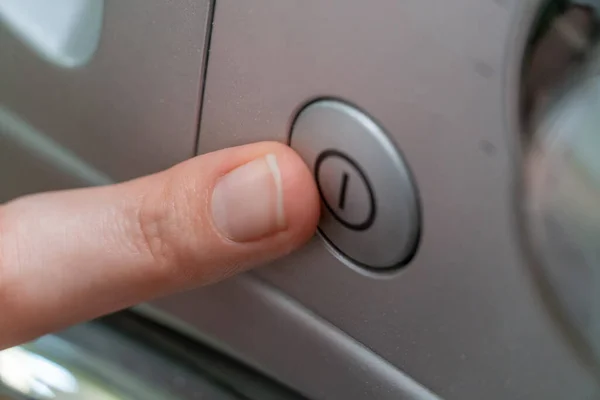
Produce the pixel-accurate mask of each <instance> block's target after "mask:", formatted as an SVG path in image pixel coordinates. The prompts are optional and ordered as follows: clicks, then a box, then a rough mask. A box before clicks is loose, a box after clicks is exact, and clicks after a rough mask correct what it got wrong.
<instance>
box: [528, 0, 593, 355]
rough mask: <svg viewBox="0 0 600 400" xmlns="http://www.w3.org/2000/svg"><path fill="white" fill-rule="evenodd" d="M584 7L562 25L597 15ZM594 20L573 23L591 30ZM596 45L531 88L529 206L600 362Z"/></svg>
mask: <svg viewBox="0 0 600 400" xmlns="http://www.w3.org/2000/svg"><path fill="white" fill-rule="evenodd" d="M586 3H589V2H586ZM576 7H577V8H575V6H573V5H571V6H569V7H567V11H566V13H565V14H562V15H561V16H559V17H558V19H557V21H558V23H559V24H563V25H564V24H565V23H566V22H567V19H568V18H569V15H570V16H571V17H570V18H571V20H570V21H571V22H573V21H575V19H577V18H579V19H580V22H581V21H583V20H585V18H583V16H584V15H586V14H584V13H588V14H587V15H588V16H589V18H593V19H594V20H595V18H596V14H595V12H593V10H591V9H587V8H586V9H583V8H580V6H579V5H577V6H576ZM569 12H571V14H568V13H569ZM581 18H583V19H581ZM591 23H592V20H591V19H590V20H589V21H588V24H585V25H581V24H580V25H573V27H576V26H578V27H579V28H581V29H580V31H579V32H580V33H581V32H588V33H590V34H591V32H592V30H591V29H588V28H587V27H589V26H591V25H589V24H591ZM594 24H595V22H594ZM554 26H556V23H554ZM583 26H585V27H586V28H583ZM561 29H566V28H565V27H564V26H563V27H562V28H561ZM551 31H552V29H550V30H549V32H551ZM591 37H592V36H588V40H589V39H590V38H591ZM540 43H542V44H541V45H540V46H542V47H543V46H546V45H548V43H544V39H542V40H541V41H540ZM555 44H556V42H555ZM590 46H591V42H590V45H586V50H585V52H584V53H580V56H581V57H580V59H579V65H578V67H577V68H575V67H574V66H573V65H571V66H567V64H566V63H565V64H563V65H562V66H557V65H554V67H555V69H554V70H553V72H552V73H553V76H552V77H550V74H549V75H548V78H549V79H548V80H547V81H546V83H544V84H543V85H539V86H538V88H542V87H544V88H545V89H543V90H542V89H541V90H539V91H537V92H535V91H534V92H530V93H529V94H533V95H534V96H532V97H531V98H535V106H534V109H535V112H533V110H530V111H531V112H532V114H531V115H529V118H530V120H529V121H530V125H529V127H530V131H529V132H528V133H529V134H530V143H529V147H528V149H527V159H526V171H525V211H526V217H527V223H528V234H529V241H530V242H531V244H532V246H533V250H534V254H535V256H536V258H537V262H538V263H539V266H540V268H541V271H542V273H543V277H544V279H545V281H546V282H547V284H548V286H549V288H550V290H551V292H552V295H553V297H554V298H555V300H556V302H557V304H558V305H559V307H560V309H561V311H562V313H563V315H564V317H565V318H566V321H567V322H568V323H569V326H570V327H571V328H574V331H575V332H577V334H578V336H580V338H582V339H583V341H584V342H585V344H586V347H587V348H590V349H591V350H592V352H593V353H594V356H595V359H596V361H600V48H594V47H590ZM572 49H575V47H572ZM550 50H551V47H547V48H546V51H548V52H550ZM554 50H557V48H556V46H555V47H554ZM579 50H581V49H579ZM579 50H577V51H579ZM537 51H541V50H540V49H539V48H538V50H537ZM534 52H535V49H534ZM559 53H560V52H559ZM548 54H550V53H548ZM553 54H556V53H553ZM561 54H563V57H562V58H561V57H559V58H558V59H555V61H557V62H560V61H565V60H567V59H571V60H574V59H575V56H574V54H575V51H574V52H573V53H572V54H571V56H569V57H567V56H565V55H564V53H561ZM535 58H536V57H535V55H534V57H533V59H535ZM547 61H548V62H550V59H548V60H547ZM550 63H551V62H550ZM540 68H542V67H541V66H540ZM551 70H552V68H551V67H549V66H548V67H546V68H545V70H544V71H551ZM539 71H541V70H538V72H539ZM538 82H542V79H538ZM532 87H533V86H528V88H529V89H531V88H532Z"/></svg>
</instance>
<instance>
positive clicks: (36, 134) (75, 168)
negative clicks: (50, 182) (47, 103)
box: [0, 104, 112, 186]
mask: <svg viewBox="0 0 600 400" xmlns="http://www.w3.org/2000/svg"><path fill="white" fill-rule="evenodd" d="M1 136H6V137H8V138H9V139H10V140H11V141H13V142H15V143H17V144H19V145H20V146H21V147H23V148H24V149H25V150H27V151H28V152H31V153H32V154H33V155H35V156H37V157H40V158H43V159H44V160H46V161H48V162H50V163H51V164H52V165H54V166H55V167H56V168H59V169H61V170H62V171H63V172H65V173H67V174H69V175H72V176H75V177H77V178H79V179H81V180H82V181H83V182H86V183H89V184H91V185H98V186H100V185H108V184H110V183H112V180H111V179H110V178H109V177H108V176H106V175H105V174H103V173H102V172H100V171H98V170H97V169H96V168H94V167H93V166H91V165H90V164H89V163H87V162H85V161H84V160H82V159H81V158H80V157H78V156H77V155H76V154H74V153H73V152H71V151H70V150H68V149H67V148H65V147H64V146H62V145H61V144H59V143H57V142H56V141H54V140H52V139H51V138H50V137H49V136H47V135H45V134H43V133H42V132H40V131H38V130H36V129H35V128H34V127H32V126H31V125H29V124H28V123H27V122H25V121H24V120H23V119H21V118H20V117H19V116H18V115H16V114H14V113H13V112H11V111H10V110H8V109H7V108H5V107H3V106H2V104H0V137H1Z"/></svg>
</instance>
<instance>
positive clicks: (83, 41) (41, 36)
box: [0, 0, 104, 67]
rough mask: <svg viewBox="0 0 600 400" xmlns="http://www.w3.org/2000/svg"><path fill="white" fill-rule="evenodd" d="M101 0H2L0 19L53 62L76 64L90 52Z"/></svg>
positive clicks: (96, 34)
mask: <svg viewBox="0 0 600 400" xmlns="http://www.w3.org/2000/svg"><path fill="white" fill-rule="evenodd" d="M103 9H104V0H52V1H48V0H2V1H0V22H4V24H5V25H6V26H7V27H8V28H9V29H10V30H11V31H12V32H14V34H15V35H16V36H17V37H19V38H21V39H22V40H23V42H25V43H26V44H28V45H29V46H30V47H31V48H32V49H34V50H35V51H37V52H38V53H39V54H41V55H42V56H43V57H45V58H47V59H48V60H49V61H51V62H53V63H54V64H56V65H59V66H62V67H77V66H80V65H83V64H85V63H86V62H87V61H89V60H90V58H91V57H92V56H93V54H94V52H95V51H96V48H97V47H98V42H99V41H100V33H101V31H102V14H103Z"/></svg>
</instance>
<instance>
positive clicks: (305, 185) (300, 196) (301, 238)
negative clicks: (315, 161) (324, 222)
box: [276, 145, 320, 243]
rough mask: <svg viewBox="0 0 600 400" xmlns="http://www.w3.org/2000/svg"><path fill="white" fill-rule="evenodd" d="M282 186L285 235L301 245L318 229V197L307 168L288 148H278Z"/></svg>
mask: <svg viewBox="0 0 600 400" xmlns="http://www.w3.org/2000/svg"><path fill="white" fill-rule="evenodd" d="M276 155H277V159H278V163H279V166H280V170H281V176H282V182H283V193H284V196H283V199H284V209H285V217H286V222H287V231H288V234H289V235H290V236H291V237H292V239H293V241H294V242H296V243H304V242H305V241H306V240H308V239H309V238H310V237H312V236H313V235H314V233H315V231H316V229H317V224H318V221H319V216H320V201H319V193H318V190H317V187H316V184H315V181H314V178H313V175H312V173H311V172H310V170H309V168H308V166H307V165H306V164H305V163H304V161H303V160H302V158H300V156H299V155H298V154H297V153H296V152H295V151H294V150H292V149H291V148H289V147H287V146H284V145H281V147H279V148H277V153H276Z"/></svg>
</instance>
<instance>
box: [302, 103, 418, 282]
mask: <svg viewBox="0 0 600 400" xmlns="http://www.w3.org/2000/svg"><path fill="white" fill-rule="evenodd" d="M290 145H291V147H292V148H293V149H294V150H296V151H297V152H298V153H299V154H300V156H301V157H302V158H303V159H304V161H305V162H306V163H307V165H308V166H309V167H310V168H311V171H312V172H313V174H314V176H315V180H316V182H317V186H318V189H319V193H320V195H321V203H322V217H321V221H320V223H319V232H320V234H321V236H322V237H323V238H324V239H325V241H326V242H327V243H328V244H329V245H330V247H331V248H332V249H333V250H334V251H335V252H339V253H340V254H341V255H342V256H344V257H345V258H346V259H347V260H349V261H351V262H352V263H354V264H357V265H359V266H362V267H367V268H371V269H377V270H381V269H390V268H397V267H400V266H403V265H405V264H406V263H407V262H408V261H409V260H410V258H411V257H412V255H413V254H414V252H415V250H416V247H417V244H418V239H419V230H420V229H419V224H420V210H419V204H418V200H417V195H416V190H415V187H414V184H413V179H412V176H411V174H410V172H409V169H408V167H407V166H406V164H405V162H404V161H403V159H402V157H401V155H400V152H399V151H398V150H397V149H396V147H395V146H394V144H393V143H392V141H391V140H390V139H389V138H388V136H387V135H386V134H385V132H384V131H383V130H382V129H381V128H380V127H379V126H378V125H377V124H376V123H375V122H374V121H373V120H372V119H371V118H370V117H368V116H367V115H365V114H364V113H363V112H362V111H360V110H358V109H356V108H355V107H352V106H350V105H348V104H346V103H343V102H341V101H336V100H319V101H316V102H313V103H311V104H309V105H307V106H306V107H304V108H303V109H302V110H301V111H300V113H299V114H298V116H297V117H296V120H295V121H294V124H293V127H292V132H291V137H290Z"/></svg>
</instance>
